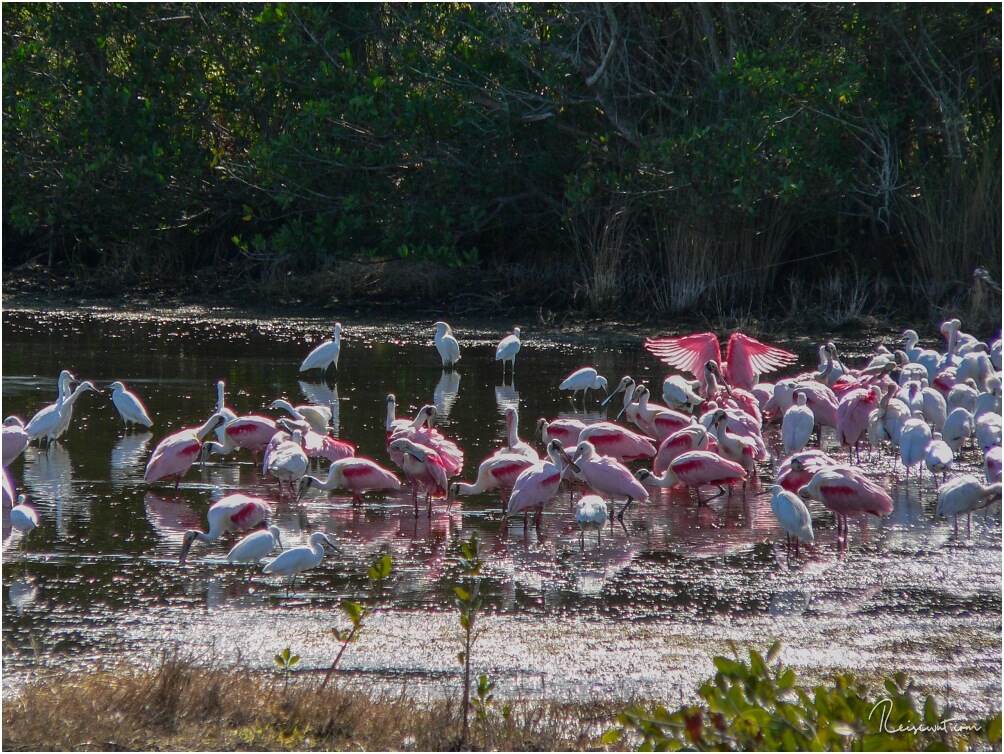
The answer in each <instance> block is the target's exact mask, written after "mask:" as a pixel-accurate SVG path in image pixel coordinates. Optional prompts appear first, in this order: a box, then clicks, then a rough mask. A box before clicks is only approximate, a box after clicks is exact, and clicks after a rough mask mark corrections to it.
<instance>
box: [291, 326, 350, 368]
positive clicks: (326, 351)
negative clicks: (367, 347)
mask: <svg viewBox="0 0 1004 754" xmlns="http://www.w3.org/2000/svg"><path fill="white" fill-rule="evenodd" d="M341 350H342V323H341V322H335V330H334V333H333V334H332V336H331V340H325V341H323V342H321V343H319V344H318V345H316V346H314V349H313V350H312V351H311V352H310V353H309V354H307V358H305V359H304V360H303V363H302V364H300V371H301V372H306V371H308V370H310V369H320V370H321V374H322V375H323V374H324V373H325V372H327V371H328V369H329V368H330V367H334V368H335V369H336V370H337V369H338V354H339V353H340V352H341Z"/></svg>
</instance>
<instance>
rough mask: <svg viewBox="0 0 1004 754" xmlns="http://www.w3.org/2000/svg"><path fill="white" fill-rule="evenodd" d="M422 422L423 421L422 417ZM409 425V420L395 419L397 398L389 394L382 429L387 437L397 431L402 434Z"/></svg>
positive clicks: (410, 423) (410, 422)
mask: <svg viewBox="0 0 1004 754" xmlns="http://www.w3.org/2000/svg"><path fill="white" fill-rule="evenodd" d="M422 421H423V422H424V421H425V419H424V417H423V419H422ZM411 425H412V421H411V419H398V418H397V398H395V397H394V394H393V393H390V394H389V395H388V396H387V418H386V419H385V420H384V429H386V430H387V435H388V436H390V435H394V434H397V433H398V432H399V431H400V432H403V431H404V430H406V429H407V428H408V427H410V426H411Z"/></svg>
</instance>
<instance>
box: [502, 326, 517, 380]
mask: <svg viewBox="0 0 1004 754" xmlns="http://www.w3.org/2000/svg"><path fill="white" fill-rule="evenodd" d="M521 345H522V344H521V343H520V340H519V328H518V327H514V328H513V329H512V333H511V334H510V335H506V336H505V337H504V338H502V340H500V341H499V344H498V348H496V349H495V361H501V362H502V374H505V365H506V362H509V365H510V367H511V368H512V371H515V370H516V354H517V353H518V352H519V349H520V346H521Z"/></svg>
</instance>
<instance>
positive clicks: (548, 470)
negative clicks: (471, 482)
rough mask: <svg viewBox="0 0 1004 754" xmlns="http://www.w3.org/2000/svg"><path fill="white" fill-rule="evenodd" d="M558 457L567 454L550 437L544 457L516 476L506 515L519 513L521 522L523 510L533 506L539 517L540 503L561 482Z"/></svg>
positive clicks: (538, 518) (547, 497) (524, 512)
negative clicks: (545, 456)
mask: <svg viewBox="0 0 1004 754" xmlns="http://www.w3.org/2000/svg"><path fill="white" fill-rule="evenodd" d="M562 460H566V461H570V459H569V458H568V454H567V453H566V452H565V449H564V448H563V447H562V445H561V443H560V442H559V441H558V440H551V441H550V442H549V443H548V444H547V459H546V460H542V461H537V462H536V463H534V464H533V465H531V466H530V467H529V468H526V469H524V470H523V471H522V472H521V473H520V475H519V476H518V477H516V481H515V482H514V483H513V488H512V494H511V495H510V496H509V502H508V503H506V507H505V514H506V517H510V516H514V515H516V514H517V513H522V514H523V523H524V525H525V524H526V518H527V514H528V513H529V512H530V510H532V509H535V510H536V511H537V520H538V521H539V520H540V516H541V514H542V513H543V511H544V505H545V504H546V503H547V502H548V501H550V500H551V498H553V497H554V496H555V495H557V494H558V487H560V486H561V478H562V474H561V472H562V468H561V467H562Z"/></svg>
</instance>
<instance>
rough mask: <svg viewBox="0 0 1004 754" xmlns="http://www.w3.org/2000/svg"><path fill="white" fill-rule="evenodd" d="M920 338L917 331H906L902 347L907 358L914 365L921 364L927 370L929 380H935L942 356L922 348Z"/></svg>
mask: <svg viewBox="0 0 1004 754" xmlns="http://www.w3.org/2000/svg"><path fill="white" fill-rule="evenodd" d="M919 343H920V336H919V335H918V334H917V331H916V330H904V331H903V340H902V345H903V349H904V351H905V352H906V356H907V358H908V359H910V361H911V362H913V363H914V364H920V365H921V366H922V367H924V369H925V370H927V379H929V380H933V379H934V375H936V374H937V373H938V366H939V365H940V364H941V354H940V353H938V352H937V351H935V350H932V349H930V348H921V347H920V346H919V345H918V344H919Z"/></svg>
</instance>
